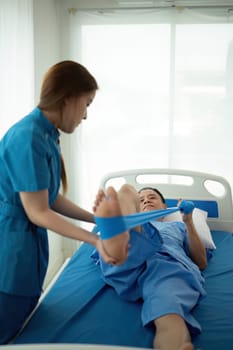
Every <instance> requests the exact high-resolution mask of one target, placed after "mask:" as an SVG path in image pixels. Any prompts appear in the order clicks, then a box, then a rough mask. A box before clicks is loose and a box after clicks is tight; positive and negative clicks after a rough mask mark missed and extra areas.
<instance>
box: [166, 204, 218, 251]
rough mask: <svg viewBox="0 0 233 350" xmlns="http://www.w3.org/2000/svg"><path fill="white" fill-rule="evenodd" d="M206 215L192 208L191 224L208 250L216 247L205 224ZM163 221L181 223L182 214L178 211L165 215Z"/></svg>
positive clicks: (204, 212) (202, 211)
mask: <svg viewBox="0 0 233 350" xmlns="http://www.w3.org/2000/svg"><path fill="white" fill-rule="evenodd" d="M207 215H208V213H207V212H206V211H204V210H201V209H198V208H194V210H193V223H194V226H195V228H196V230H197V233H198V235H199V237H200V239H201V240H202V242H203V244H204V245H205V247H206V248H209V249H216V246H215V244H214V241H213V239H212V236H211V232H210V229H209V226H208V225H207V222H206V220H207ZM164 221H183V220H182V214H181V213H180V212H179V211H177V212H175V213H173V214H170V215H167V216H166V217H165V218H164Z"/></svg>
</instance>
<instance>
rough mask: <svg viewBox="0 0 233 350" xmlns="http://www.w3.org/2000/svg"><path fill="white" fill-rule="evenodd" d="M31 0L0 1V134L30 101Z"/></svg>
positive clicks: (31, 69) (32, 99) (16, 118)
mask: <svg viewBox="0 0 233 350" xmlns="http://www.w3.org/2000/svg"><path fill="white" fill-rule="evenodd" d="M33 72H34V55H33V2H32V0H11V1H9V0H1V1H0V77H1V79H0V137H2V136H3V134H4V133H5V131H6V130H7V129H8V128H9V127H10V126H11V125H12V124H13V123H14V122H16V121H17V120H19V119H20V118H21V117H22V116H23V115H24V114H26V113H27V112H29V110H30V108H32V106H33V103H34V73H33Z"/></svg>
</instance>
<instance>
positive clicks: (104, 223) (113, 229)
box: [95, 201, 194, 240]
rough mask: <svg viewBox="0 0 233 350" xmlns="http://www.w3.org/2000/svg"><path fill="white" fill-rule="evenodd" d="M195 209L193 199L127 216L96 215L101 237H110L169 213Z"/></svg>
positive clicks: (186, 211)
mask: <svg viewBox="0 0 233 350" xmlns="http://www.w3.org/2000/svg"><path fill="white" fill-rule="evenodd" d="M193 209H194V203H193V202H191V201H182V202H181V204H180V206H179V207H172V208H167V209H162V210H152V211H147V212H142V213H135V214H130V215H125V216H112V217H99V216H95V223H96V225H97V230H98V231H100V234H101V238H102V239H103V240H104V239H109V238H112V237H114V236H116V235H118V234H120V233H122V232H125V231H128V230H129V229H131V228H133V227H136V226H138V225H142V224H145V223H146V222H149V221H151V220H155V219H159V218H162V217H164V216H167V215H169V214H172V213H175V212H176V211H179V210H180V211H181V212H183V213H184V214H189V213H191V212H192V211H193Z"/></svg>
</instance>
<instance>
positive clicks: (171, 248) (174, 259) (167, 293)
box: [100, 221, 206, 335]
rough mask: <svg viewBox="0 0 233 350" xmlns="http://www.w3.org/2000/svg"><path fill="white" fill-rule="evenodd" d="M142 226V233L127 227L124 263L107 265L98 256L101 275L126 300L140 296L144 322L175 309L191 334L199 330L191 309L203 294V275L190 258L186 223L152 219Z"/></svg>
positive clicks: (136, 298) (172, 311)
mask: <svg viewBox="0 0 233 350" xmlns="http://www.w3.org/2000/svg"><path fill="white" fill-rule="evenodd" d="M142 227H143V230H142V232H141V233H138V232H136V231H133V230H131V231H130V249H129V255H128V258H127V261H126V262H125V263H124V264H122V265H120V266H113V265H109V264H107V263H105V262H104V261H103V260H102V258H101V257H100V266H101V269H102V273H103V279H104V280H105V282H106V283H107V284H109V285H110V286H112V287H113V288H114V289H115V290H116V292H117V293H118V294H119V295H120V296H121V297H122V298H124V299H125V300H128V301H134V300H138V299H142V300H143V304H142V322H143V325H147V324H148V323H149V322H151V321H153V320H155V319H156V318H158V317H160V316H163V315H166V314H169V313H176V314H179V315H180V316H182V317H183V318H184V319H185V321H186V323H187V326H188V327H189V330H190V332H191V334H192V335H194V334H197V333H200V330H201V327H200V325H199V323H198V322H197V321H196V319H195V318H194V317H193V316H192V313H191V311H192V309H193V308H194V307H195V306H196V305H197V303H198V301H199V300H200V298H201V297H202V296H204V295H205V294H206V293H205V290H204V278H203V276H202V273H201V271H200V270H199V268H198V267H197V265H196V264H194V263H193V262H192V260H191V259H190V258H189V249H188V240H187V231H186V226H185V224H184V223H183V222H161V221H153V222H151V223H148V224H144V225H143V226H142Z"/></svg>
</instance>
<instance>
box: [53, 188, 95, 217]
mask: <svg viewBox="0 0 233 350" xmlns="http://www.w3.org/2000/svg"><path fill="white" fill-rule="evenodd" d="M52 209H53V210H55V211H56V212H57V213H59V214H61V215H64V216H67V217H69V218H72V219H76V220H81V221H86V222H92V223H94V215H93V214H92V213H90V212H88V211H86V210H84V209H82V208H80V207H79V206H78V205H76V204H74V203H73V202H71V201H70V200H69V199H67V198H66V197H64V196H63V195H61V194H59V195H58V196H57V198H56V200H55V201H54V203H53V205H52Z"/></svg>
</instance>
